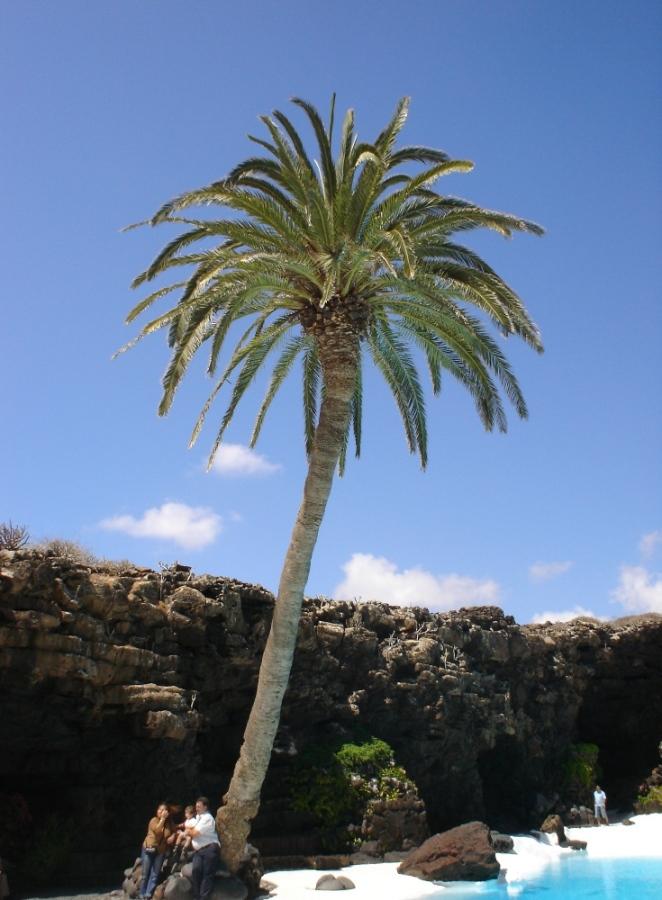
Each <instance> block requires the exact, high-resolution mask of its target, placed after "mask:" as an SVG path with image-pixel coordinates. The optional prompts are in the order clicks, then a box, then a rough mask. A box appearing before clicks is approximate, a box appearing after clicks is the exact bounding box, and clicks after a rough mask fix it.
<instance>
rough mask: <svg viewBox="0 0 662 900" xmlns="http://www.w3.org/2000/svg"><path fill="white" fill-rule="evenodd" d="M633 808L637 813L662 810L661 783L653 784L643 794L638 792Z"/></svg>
mask: <svg viewBox="0 0 662 900" xmlns="http://www.w3.org/2000/svg"><path fill="white" fill-rule="evenodd" d="M634 808H635V810H636V812H638V813H658V812H662V785H653V786H652V787H650V788H649V789H648V790H647V791H646V793H645V794H640V795H639V796H638V797H637V801H636V803H635V805H634Z"/></svg>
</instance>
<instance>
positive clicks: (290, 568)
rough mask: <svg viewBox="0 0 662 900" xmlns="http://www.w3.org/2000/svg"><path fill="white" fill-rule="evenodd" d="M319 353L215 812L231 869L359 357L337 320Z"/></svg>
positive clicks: (264, 751)
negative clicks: (279, 556)
mask: <svg viewBox="0 0 662 900" xmlns="http://www.w3.org/2000/svg"><path fill="white" fill-rule="evenodd" d="M318 353H319V357H320V364H321V368H322V376H323V383H324V391H323V398H322V405H321V409H320V417H319V423H318V426H317V429H316V431H315V437H314V441H313V447H312V451H311V454H310V460H309V465H308V473H307V475H306V481H305V484H304V489H303V500H302V502H301V506H300V508H299V512H298V514H297V518H296V522H295V524H294V529H293V531H292V536H291V538H290V544H289V547H288V550H287V554H286V556H285V562H284V564H283V570H282V573H281V577H280V583H279V586H278V595H277V597H276V603H275V606H274V614H273V619H272V623H271V630H270V632H269V637H268V639H267V643H266V646H265V648H264V653H263V656H262V662H261V664H260V674H259V678H258V684H257V691H256V694H255V700H254V702H253V708H252V709H251V713H250V716H249V718H248V723H247V725H246V730H245V732H244V740H243V744H242V747H241V752H240V755H239V759H238V761H237V764H236V766H235V769H234V773H233V775H232V781H231V782H230V787H229V788H228V791H227V793H226V795H225V797H224V805H223V806H222V807H221V808H220V809H219V810H218V813H217V815H216V823H217V827H218V830H219V834H220V836H221V843H222V855H223V859H224V862H225V864H226V865H227V866H228V868H229V869H230V871H232V872H236V871H237V869H238V867H239V863H240V860H241V857H242V855H243V852H244V848H245V844H246V840H247V838H248V835H249V834H250V828H251V822H252V820H253V818H254V817H255V815H256V814H257V811H258V809H259V805H260V792H261V790H262V783H263V781H264V777H265V775H266V773H267V769H268V767H269V761H270V759H271V751H272V748H273V743H274V740H275V737H276V732H277V730H278V724H279V721H280V711H281V706H282V702H283V696H284V694H285V691H286V690H287V685H288V682H289V677H290V670H291V668H292V659H293V657H294V650H295V647H296V640H297V633H298V629H299V619H300V616H301V604H302V601H303V592H304V589H305V587H306V582H307V580H308V574H309V572H310V563H311V559H312V555H313V551H314V549H315V543H316V541H317V535H318V532H319V528H320V525H321V523H322V519H323V517H324V511H325V509H326V504H327V501H328V499H329V494H330V493H331V485H332V484H333V476H334V474H335V470H336V466H337V464H338V457H339V455H340V450H341V447H342V443H343V439H344V435H345V431H346V429H347V425H348V422H349V415H350V403H351V398H352V394H353V392H354V388H355V383H356V373H357V367H358V358H359V342H358V338H357V336H356V334H355V333H354V332H353V330H352V329H351V328H350V327H349V326H346V327H342V326H341V327H338V326H336V327H334V328H333V330H331V329H329V330H327V331H326V332H324V333H323V334H321V335H319V337H318Z"/></svg>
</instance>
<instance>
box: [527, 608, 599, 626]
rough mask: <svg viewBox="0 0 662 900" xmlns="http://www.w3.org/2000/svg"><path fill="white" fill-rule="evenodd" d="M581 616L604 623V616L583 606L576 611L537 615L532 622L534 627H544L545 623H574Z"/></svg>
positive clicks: (549, 611)
mask: <svg viewBox="0 0 662 900" xmlns="http://www.w3.org/2000/svg"><path fill="white" fill-rule="evenodd" d="M579 616H589V617H590V618H591V619H600V620H601V621H604V616H597V615H596V614H595V613H594V612H591V610H590V609H584V607H583V606H575V608H574V609H565V610H562V611H559V612H555V611H554V610H547V612H541V613H536V614H535V616H534V617H533V618H532V619H531V622H532V624H533V625H542V624H543V623H544V622H572V620H573V619H577V618H578V617H579Z"/></svg>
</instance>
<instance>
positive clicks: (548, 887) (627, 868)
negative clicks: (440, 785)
mask: <svg viewBox="0 0 662 900" xmlns="http://www.w3.org/2000/svg"><path fill="white" fill-rule="evenodd" d="M660 853H661V854H662V847H661V848H660ZM469 896H472V897H477V898H478V897H480V898H497V897H501V898H503V900H505V898H510V897H520V898H522V900H536V898H540V900H543V898H544V900H630V898H632V900H660V897H662V855H661V856H660V857H659V858H655V859H650V858H640V859H590V858H589V857H586V856H582V857H579V856H577V857H574V858H573V857H567V858H564V859H559V860H558V861H557V862H555V863H551V864H550V865H548V866H546V867H545V868H544V869H543V870H542V871H540V872H538V873H537V874H536V875H534V876H532V877H529V878H527V879H526V880H525V881H515V882H512V883H505V884H504V883H497V882H494V881H492V882H484V883H483V884H480V885H478V884H476V883H474V884H472V885H469V884H467V885H462V886H460V885H457V886H456V885H453V886H449V887H446V888H442V889H441V890H440V891H439V893H438V894H435V895H434V896H427V897H426V898H425V900H442V898H444V900H453V898H457V900H460V898H463V900H464V898H467V900H468V898H469Z"/></svg>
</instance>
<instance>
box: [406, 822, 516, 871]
mask: <svg viewBox="0 0 662 900" xmlns="http://www.w3.org/2000/svg"><path fill="white" fill-rule="evenodd" d="M500 868H501V867H500V866H499V863H498V861H497V858H496V853H495V851H494V844H493V843H492V836H491V834H490V829H489V828H488V826H487V825H485V824H484V823H483V822H468V823H467V824H466V825H459V826H458V827H457V828H451V829H450V830H449V831H444V832H443V833H442V834H433V835H432V837H431V838H428V839H427V841H425V842H424V843H423V844H421V846H420V847H418V848H417V849H416V850H412V852H411V853H410V854H409V855H408V856H407V857H406V859H404V860H403V861H402V862H401V863H400V865H399V866H398V872H399V873H400V874H401V875H413V876H415V877H416V878H422V879H423V880H424V881H489V880H490V879H492V878H498V876H499V870H500Z"/></svg>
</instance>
